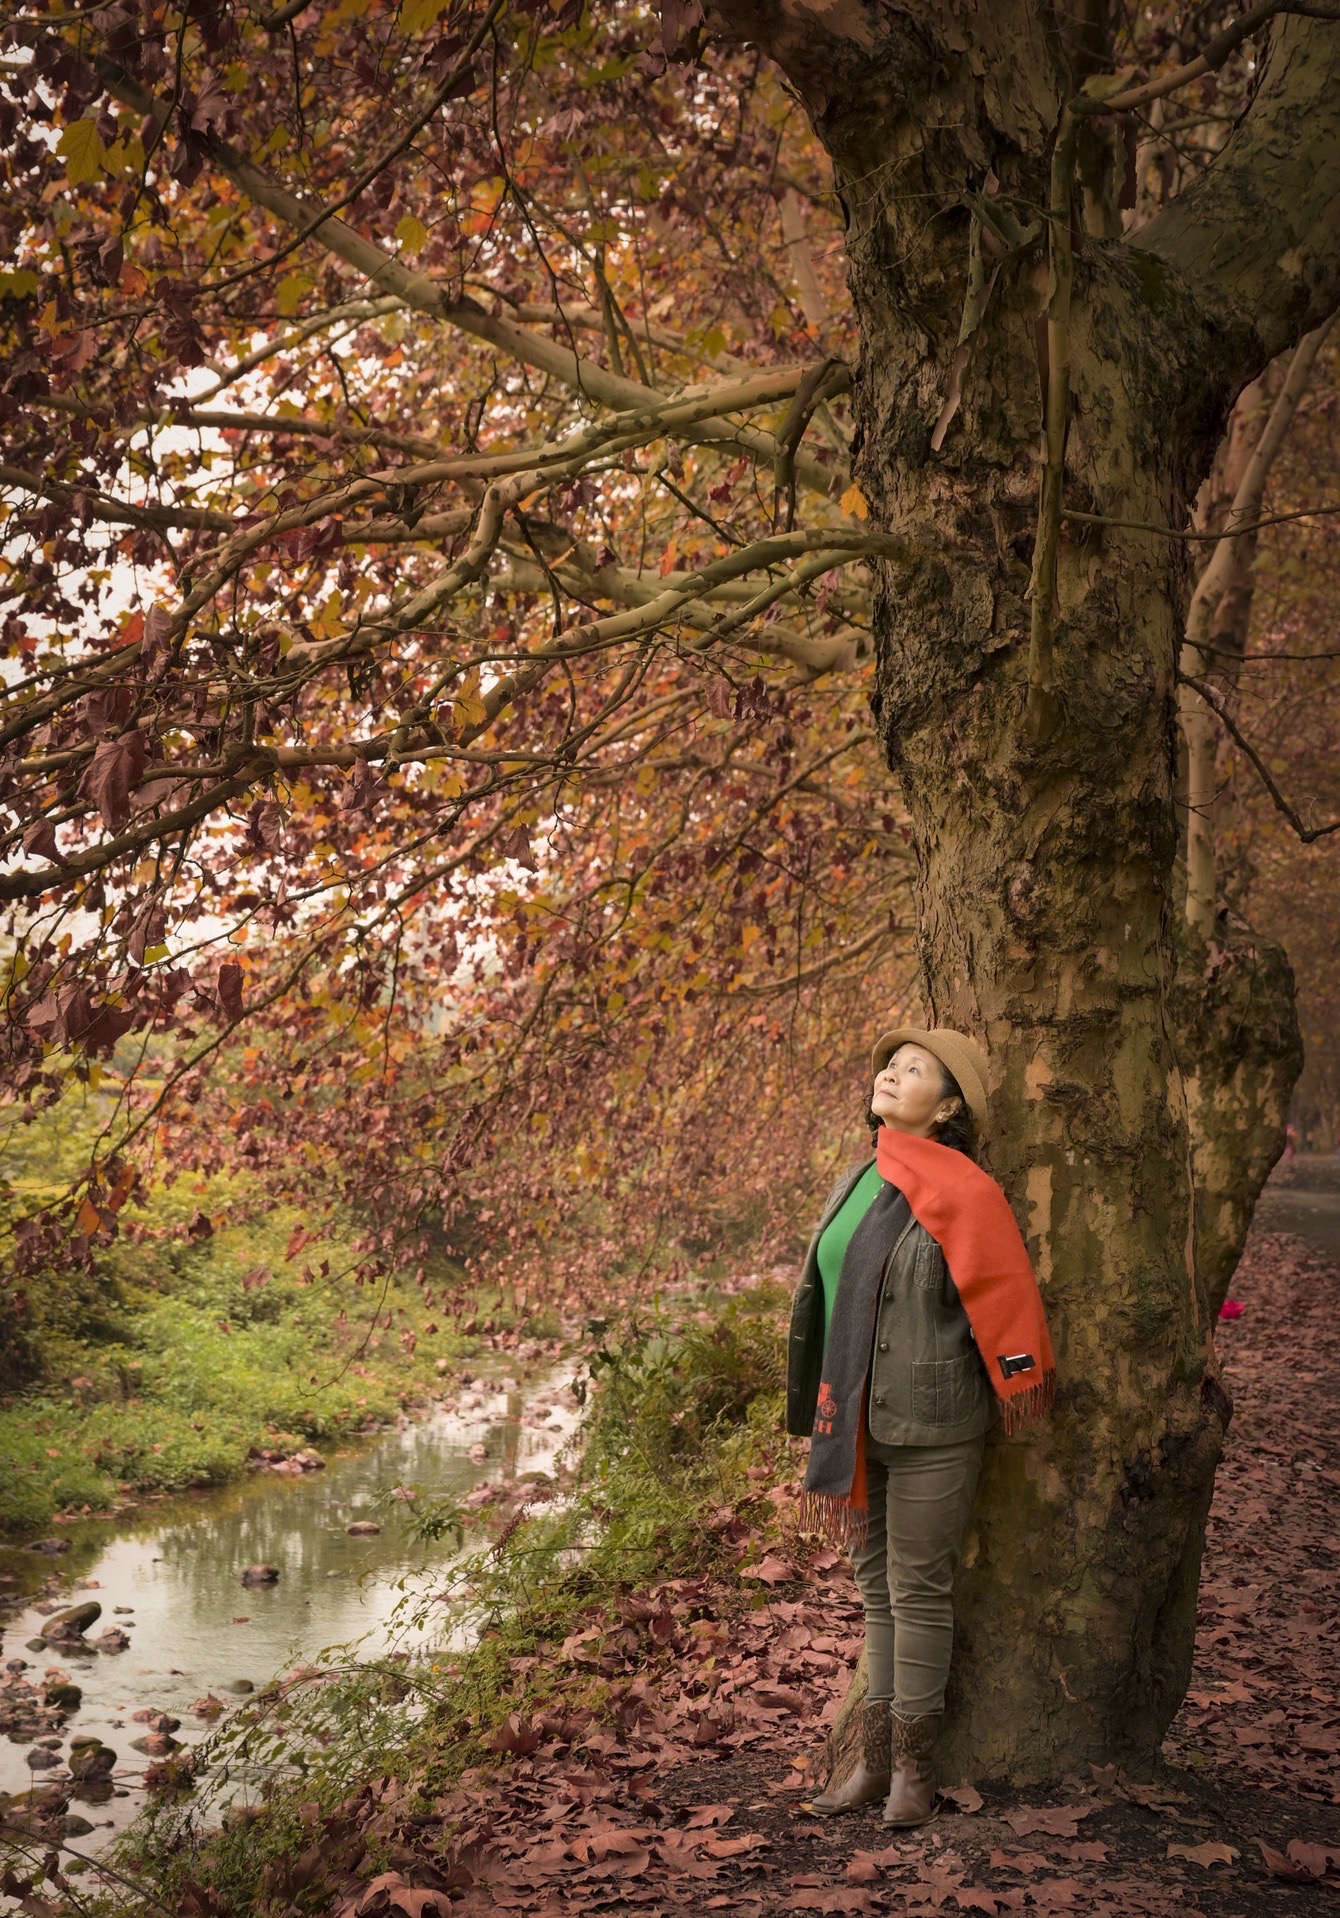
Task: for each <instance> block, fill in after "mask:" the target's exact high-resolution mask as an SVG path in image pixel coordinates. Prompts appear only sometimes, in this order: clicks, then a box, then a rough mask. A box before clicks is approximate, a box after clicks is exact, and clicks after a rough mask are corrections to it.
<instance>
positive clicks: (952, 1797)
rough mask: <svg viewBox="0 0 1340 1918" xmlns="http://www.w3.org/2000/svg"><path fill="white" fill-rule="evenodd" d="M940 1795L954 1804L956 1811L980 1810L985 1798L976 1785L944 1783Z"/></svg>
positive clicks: (969, 1811)
mask: <svg viewBox="0 0 1340 1918" xmlns="http://www.w3.org/2000/svg"><path fill="white" fill-rule="evenodd" d="M940 1796H941V1798H943V1799H944V1800H945V1801H946V1803H948V1804H950V1805H952V1806H953V1807H954V1809H955V1811H961V1812H965V1813H971V1812H975V1811H980V1810H981V1809H982V1806H983V1804H984V1803H985V1800H984V1799H983V1797H982V1794H981V1792H979V1791H978V1789H977V1787H976V1786H975V1785H942V1786H941V1787H940Z"/></svg>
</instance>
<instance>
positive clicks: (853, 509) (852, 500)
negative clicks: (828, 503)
mask: <svg viewBox="0 0 1340 1918" xmlns="http://www.w3.org/2000/svg"><path fill="white" fill-rule="evenodd" d="M838 505H839V506H840V507H841V508H842V510H843V512H844V513H845V514H846V515H847V517H848V518H849V519H869V517H870V506H869V503H868V502H867V500H866V497H865V494H864V493H863V492H862V491H861V489H860V487H859V486H858V485H857V484H856V483H855V481H853V482H852V484H851V485H850V486H849V487H848V488H847V490H846V492H845V493H844V494H843V495H842V498H841V499H840V500H839V501H838Z"/></svg>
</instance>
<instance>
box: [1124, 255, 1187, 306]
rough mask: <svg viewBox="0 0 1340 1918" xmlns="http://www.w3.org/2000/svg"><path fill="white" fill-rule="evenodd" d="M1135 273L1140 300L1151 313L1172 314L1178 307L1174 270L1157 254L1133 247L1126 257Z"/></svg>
mask: <svg viewBox="0 0 1340 1918" xmlns="http://www.w3.org/2000/svg"><path fill="white" fill-rule="evenodd" d="M1126 257H1127V259H1128V260H1129V262H1130V264H1131V267H1132V269H1133V271H1134V273H1135V279H1136V285H1137V286H1138V288H1139V292H1140V299H1141V301H1142V302H1143V304H1144V305H1145V306H1147V307H1148V308H1149V310H1150V312H1151V313H1172V312H1173V311H1175V309H1176V306H1177V294H1176V290H1175V288H1174V284H1173V274H1172V269H1171V267H1169V266H1168V265H1167V263H1166V262H1165V261H1163V260H1161V259H1160V258H1159V257H1158V255H1157V254H1156V253H1147V252H1145V251H1144V250H1143V249H1142V248H1140V247H1138V246H1136V247H1131V248H1130V249H1129V251H1128V252H1127V255H1126Z"/></svg>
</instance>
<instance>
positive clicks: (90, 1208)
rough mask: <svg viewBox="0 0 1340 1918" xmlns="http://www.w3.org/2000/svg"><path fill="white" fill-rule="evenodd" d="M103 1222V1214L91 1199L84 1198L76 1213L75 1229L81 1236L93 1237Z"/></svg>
mask: <svg viewBox="0 0 1340 1918" xmlns="http://www.w3.org/2000/svg"><path fill="white" fill-rule="evenodd" d="M101 1224H102V1215H101V1214H100V1213H99V1211H98V1208H97V1206H96V1205H94V1204H93V1202H92V1200H91V1199H84V1200H83V1201H82V1202H81V1204H80V1207H79V1210H78V1212H77V1213H76V1215H75V1221H74V1229H75V1231H76V1232H77V1233H79V1235H80V1237H81V1238H85V1239H91V1238H92V1236H93V1234H94V1233H95V1232H96V1231H97V1230H98V1228H99V1227H100V1226H101Z"/></svg>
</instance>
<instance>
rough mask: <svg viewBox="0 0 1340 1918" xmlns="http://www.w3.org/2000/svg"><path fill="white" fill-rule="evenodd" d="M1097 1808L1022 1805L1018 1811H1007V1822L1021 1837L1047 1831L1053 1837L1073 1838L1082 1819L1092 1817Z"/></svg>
mask: <svg viewBox="0 0 1340 1918" xmlns="http://www.w3.org/2000/svg"><path fill="white" fill-rule="evenodd" d="M1095 1810H1096V1807H1095V1806H1093V1805H1052V1806H1048V1807H1046V1808H1041V1809H1040V1808H1038V1807H1035V1806H1029V1805H1022V1806H1020V1808H1019V1810H1018V1811H1007V1812H1006V1814H1005V1823H1006V1824H1007V1825H1009V1826H1011V1827H1012V1828H1013V1829H1014V1830H1015V1831H1016V1832H1017V1833H1018V1834H1019V1836H1020V1837H1021V1838H1023V1837H1026V1836H1027V1834H1028V1833H1029V1832H1031V1831H1042V1832H1047V1833H1048V1834H1049V1835H1050V1836H1052V1837H1053V1838H1073V1837H1074V1836H1075V1833H1076V1831H1077V1830H1078V1828H1079V1825H1080V1822H1081V1820H1083V1819H1085V1818H1088V1817H1091V1816H1092V1814H1093V1812H1094V1811H1095Z"/></svg>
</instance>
